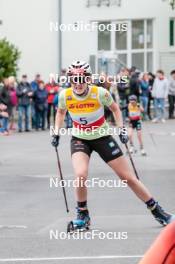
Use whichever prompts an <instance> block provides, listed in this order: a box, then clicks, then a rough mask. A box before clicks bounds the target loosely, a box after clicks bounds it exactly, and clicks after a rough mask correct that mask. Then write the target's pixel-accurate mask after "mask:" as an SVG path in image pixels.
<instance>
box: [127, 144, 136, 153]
mask: <svg viewBox="0 0 175 264" xmlns="http://www.w3.org/2000/svg"><path fill="white" fill-rule="evenodd" d="M129 152H130V154H134V153H137V149H136V148H135V147H134V146H133V145H131V147H130V148H129Z"/></svg>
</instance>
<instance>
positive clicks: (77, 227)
mask: <svg viewBox="0 0 175 264" xmlns="http://www.w3.org/2000/svg"><path fill="white" fill-rule="evenodd" d="M89 226H90V217H89V212H88V210H87V209H86V210H80V209H79V208H77V219H75V220H73V221H70V222H69V223H68V225H67V232H68V233H73V232H74V231H87V230H89Z"/></svg>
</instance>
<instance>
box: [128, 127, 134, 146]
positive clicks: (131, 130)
mask: <svg viewBox="0 0 175 264" xmlns="http://www.w3.org/2000/svg"><path fill="white" fill-rule="evenodd" d="M133 132H134V131H133V128H132V127H129V128H128V136H129V142H130V144H131V145H133Z"/></svg>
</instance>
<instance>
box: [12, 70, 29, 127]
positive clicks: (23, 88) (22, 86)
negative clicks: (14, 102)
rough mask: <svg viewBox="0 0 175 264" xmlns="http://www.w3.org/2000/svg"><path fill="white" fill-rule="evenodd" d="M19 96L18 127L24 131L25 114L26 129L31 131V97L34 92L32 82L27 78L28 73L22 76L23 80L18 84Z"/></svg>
mask: <svg viewBox="0 0 175 264" xmlns="http://www.w3.org/2000/svg"><path fill="white" fill-rule="evenodd" d="M16 94H17V97H18V129H19V132H22V121H23V115H24V116H25V131H26V132H29V131H30V130H29V120H30V99H31V98H32V95H33V92H32V88H31V86H30V83H29V82H28V80H27V75H23V76H22V80H21V82H20V83H19V84H18V86H17V91H16Z"/></svg>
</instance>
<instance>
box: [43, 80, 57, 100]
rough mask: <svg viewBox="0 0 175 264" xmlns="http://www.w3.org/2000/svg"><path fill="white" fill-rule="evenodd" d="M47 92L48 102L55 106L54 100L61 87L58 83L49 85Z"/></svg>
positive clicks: (47, 85)
mask: <svg viewBox="0 0 175 264" xmlns="http://www.w3.org/2000/svg"><path fill="white" fill-rule="evenodd" d="M45 87H46V90H47V92H48V97H47V102H48V104H53V99H54V96H55V94H56V93H58V90H59V86H58V85H57V84H56V83H47V84H46V86H45Z"/></svg>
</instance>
